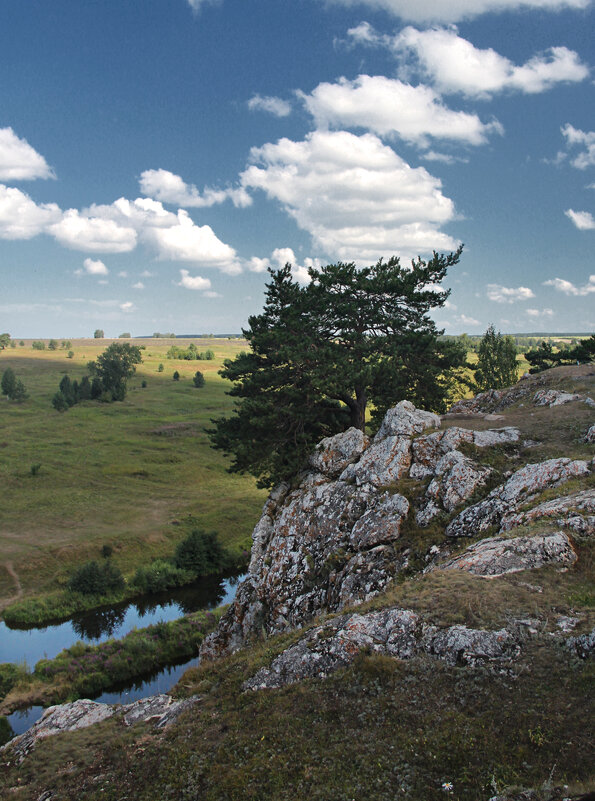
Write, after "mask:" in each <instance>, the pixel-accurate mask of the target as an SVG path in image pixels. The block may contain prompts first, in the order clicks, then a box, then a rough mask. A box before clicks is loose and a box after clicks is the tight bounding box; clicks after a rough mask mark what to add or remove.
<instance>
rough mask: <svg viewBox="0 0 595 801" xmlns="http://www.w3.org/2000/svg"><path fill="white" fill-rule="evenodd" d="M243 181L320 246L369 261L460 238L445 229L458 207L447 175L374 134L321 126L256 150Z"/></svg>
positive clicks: (445, 246) (448, 246)
mask: <svg viewBox="0 0 595 801" xmlns="http://www.w3.org/2000/svg"><path fill="white" fill-rule="evenodd" d="M251 156H252V160H253V161H254V162H257V163H255V164H253V165H252V166H250V167H248V169H246V170H245V171H244V172H243V173H242V175H241V176H240V177H241V180H242V184H243V185H244V186H246V187H249V188H251V189H262V191H263V192H265V193H266V194H267V195H268V196H269V197H270V198H273V199H275V200H277V201H279V202H280V203H281V204H282V206H283V208H284V209H285V211H286V212H287V213H288V214H289V215H290V216H291V217H292V218H293V219H294V220H295V221H296V223H297V224H298V226H299V227H300V228H301V229H303V230H305V231H307V232H308V233H309V234H310V235H311V236H312V238H313V242H314V245H315V247H316V249H317V250H321V251H322V252H323V253H324V254H327V255H328V256H330V258H331V259H333V260H335V259H342V260H344V261H352V260H353V261H358V262H359V263H362V262H363V263H365V262H369V261H374V260H376V259H378V258H380V257H387V256H390V255H392V254H395V253H399V254H400V255H401V256H402V257H405V258H409V257H410V256H416V255H417V254H418V253H428V252H430V251H431V250H432V249H436V250H452V249H454V248H455V247H456V245H457V243H456V242H455V240H453V239H452V238H451V237H450V236H448V235H446V234H444V233H442V232H441V231H439V226H441V225H443V224H445V223H448V222H450V221H451V220H452V219H453V218H454V216H455V211H454V205H453V203H452V201H451V200H450V199H449V198H447V197H445V196H444V195H443V194H442V191H441V183H440V181H439V179H437V178H434V176H432V175H430V173H428V172H427V170H426V169H425V168H423V167H417V168H412V167H410V166H409V165H408V164H407V163H406V162H405V161H404V160H403V159H402V158H401V157H400V156H398V155H397V154H396V153H395V152H394V151H393V150H392V149H391V148H390V147H388V146H387V145H385V144H383V143H382V142H381V141H380V139H378V137H376V136H374V135H373V134H364V135H362V136H355V135H354V134H352V133H348V132H347V131H337V132H329V131H314V132H313V133H311V134H309V135H308V136H307V137H306V139H305V140H303V141H299V142H294V141H292V140H290V139H280V140H279V141H278V142H277V143H276V144H272V143H269V144H266V145H264V146H263V147H260V148H253V149H252V151H251Z"/></svg>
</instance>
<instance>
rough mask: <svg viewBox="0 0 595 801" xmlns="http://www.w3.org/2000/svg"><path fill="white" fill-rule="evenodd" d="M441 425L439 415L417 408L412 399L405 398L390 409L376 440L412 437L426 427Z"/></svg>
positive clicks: (438, 426)
mask: <svg viewBox="0 0 595 801" xmlns="http://www.w3.org/2000/svg"><path fill="white" fill-rule="evenodd" d="M441 425H442V422H441V420H440V416H439V415H437V414H434V413H433V412H424V411H422V410H421V409H416V408H415V406H414V405H413V404H412V403H411V402H410V401H406V400H404V401H401V402H400V403H397V405H396V406H395V407H394V408H393V409H389V410H388V412H387V413H386V415H385V416H384V420H383V421H382V424H381V426H380V428H379V429H378V433H377V434H376V436H375V437H374V441H375V442H377V441H378V440H380V439H384V438H385V437H394V436H406V437H412V436H413V435H414V434H421V433H422V431H424V430H425V429H426V428H440V426H441Z"/></svg>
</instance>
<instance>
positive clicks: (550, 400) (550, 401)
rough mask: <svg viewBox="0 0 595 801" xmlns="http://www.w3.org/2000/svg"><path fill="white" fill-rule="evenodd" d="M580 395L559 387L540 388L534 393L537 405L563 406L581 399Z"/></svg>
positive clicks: (534, 401) (534, 400)
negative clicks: (563, 390)
mask: <svg viewBox="0 0 595 801" xmlns="http://www.w3.org/2000/svg"><path fill="white" fill-rule="evenodd" d="M580 398H581V396H580V395H571V394H570V393H569V392H561V391H560V390H559V389H538V390H537V392H536V393H535V395H533V403H534V404H535V406H561V405H562V404H564V403H570V402H571V401H575V400H580Z"/></svg>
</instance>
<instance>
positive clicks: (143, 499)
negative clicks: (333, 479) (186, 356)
mask: <svg viewBox="0 0 595 801" xmlns="http://www.w3.org/2000/svg"><path fill="white" fill-rule="evenodd" d="M125 341H129V342H132V343H133V344H138V345H145V346H146V350H144V351H143V363H142V364H141V365H139V366H138V369H137V373H136V375H135V376H134V377H133V378H132V379H130V380H129V382H128V387H129V389H128V395H127V397H126V400H125V401H124V402H122V403H111V404H100V403H97V402H92V401H88V402H84V403H80V404H78V405H76V406H74V407H72V408H71V409H70V410H69V411H67V412H65V413H62V414H61V413H58V412H56V411H55V410H54V409H53V408H52V406H51V399H52V396H53V395H54V393H55V392H56V390H57V388H58V384H59V382H60V379H61V378H62V376H63V375H64V374H68V375H69V376H70V377H71V378H72V379H80V378H81V377H82V376H83V375H84V374H85V373H86V364H87V362H88V361H90V360H92V359H95V358H96V357H97V356H98V355H99V353H101V352H102V351H103V350H104V349H105V347H106V346H107V344H109V341H106V340H74V341H73V342H72V350H73V351H74V358H72V359H69V358H67V351H66V350H63V349H60V350H56V351H49V350H44V351H39V350H33V349H32V348H31V343H30V341H25V345H24V346H23V347H17V348H9V349H6V350H4V351H2V352H0V372H3V371H4V370H5V369H6V368H7V367H12V369H13V370H14V371H15V373H16V374H17V377H18V378H20V379H21V380H22V381H23V382H24V384H25V386H26V387H27V390H28V392H29V395H30V397H29V399H28V400H27V401H25V402H24V403H22V404H17V403H10V402H8V401H6V400H5V399H4V398H2V399H0V481H1V483H2V504H1V508H0V605H6V603H7V602H8V601H10V600H11V599H14V598H15V596H16V595H17V593H18V583H19V582H20V586H21V588H22V591H23V593H24V594H25V595H30V594H33V593H37V592H39V591H46V590H52V589H56V588H57V587H58V586H60V585H61V584H63V583H64V582H65V580H66V578H67V576H68V574H69V572H70V571H71V570H72V568H73V567H74V566H75V565H77V564H79V563H81V562H83V561H85V560H86V559H89V558H97V557H98V556H99V552H100V549H101V547H102V545H104V544H108V545H110V546H112V548H113V550H114V560H115V562H116V564H118V565H119V566H120V567H121V568H122V570H124V571H125V572H130V571H131V570H132V568H133V567H135V566H136V565H138V564H140V563H144V562H148V561H150V559H151V558H153V557H155V556H158V555H161V554H171V553H172V551H173V547H174V544H175V542H177V541H178V540H179V539H180V538H181V537H182V531H181V528H182V527H180V526H179V525H176V523H178V522H179V521H181V520H183V519H184V518H185V517H186V516H188V515H192V516H193V517H195V518H196V520H197V523H198V525H200V526H202V527H203V528H206V529H215V530H216V531H218V532H219V535H220V539H221V542H222V543H223V544H224V545H226V546H228V547H230V548H232V549H236V550H240V549H241V548H243V547H245V546H246V545H248V543H249V536H250V533H251V531H252V528H253V526H254V523H255V522H256V520H257V519H258V516H259V513H260V509H261V506H262V503H263V500H264V494H263V493H262V492H261V491H259V490H257V489H256V487H255V484H254V481H253V480H252V479H251V478H249V477H239V476H232V475H229V474H228V473H227V472H226V470H225V467H226V462H225V459H224V458H223V456H222V455H221V454H220V453H218V452H215V451H213V450H212V449H211V448H210V446H209V442H208V438H207V435H206V433H205V430H204V429H205V427H208V426H209V421H210V419H211V418H212V417H215V416H218V415H220V414H222V413H224V412H226V411H228V410H229V409H231V400H230V399H229V398H228V397H227V396H226V394H225V390H226V388H227V386H228V385H227V386H226V384H225V382H224V381H223V380H222V379H221V378H219V376H218V375H217V370H218V369H219V368H220V367H221V364H222V362H223V359H224V358H233V356H234V355H235V354H236V353H238V352H239V351H240V350H242V349H243V348H245V347H246V343H245V342H242V341H239V340H229V341H228V340H220V339H204V340H193V341H194V342H195V343H196V346H197V348H198V350H199V351H206V350H207V349H211V350H213V351H214V353H215V358H214V359H213V360H212V361H179V360H168V359H167V358H166V351H167V350H168V348H169V347H170V345H171V344H172V342H171V341H169V340H125ZM176 344H177V345H181V346H187V345H188V344H189V343H188V342H185V341H184V340H176ZM160 363H161V364H163V366H164V370H163V372H161V373H160V372H158V366H159V364H160ZM175 370H178V372H179V373H180V376H181V378H180V381H173V380H172V375H173V372H174V371H175ZM196 370H200V371H201V372H202V373H203V374H204V376H205V378H206V385H205V386H204V387H203V388H202V389H196V388H195V387H194V386H193V384H192V380H191V379H192V376H193V375H194V373H195V372H196ZM143 381H146V384H147V386H146V387H145V388H143V387H142V382H143ZM33 465H40V467H39V469H38V472H37V474H36V475H32V469H31V468H32V466H33Z"/></svg>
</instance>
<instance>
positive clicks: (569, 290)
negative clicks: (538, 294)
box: [543, 275, 595, 297]
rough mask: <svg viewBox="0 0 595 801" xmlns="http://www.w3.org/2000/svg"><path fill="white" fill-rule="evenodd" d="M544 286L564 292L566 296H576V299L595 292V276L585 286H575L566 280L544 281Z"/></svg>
mask: <svg viewBox="0 0 595 801" xmlns="http://www.w3.org/2000/svg"><path fill="white" fill-rule="evenodd" d="M543 285H544V286H553V287H554V289H555V290H557V291H558V292H563V293H564V294H565V295H574V296H575V297H577V296H584V295H590V294H591V293H593V292H595V275H590V276H589V280H588V281H587V283H586V284H585V285H584V286H575V285H574V284H573V283H572V282H571V281H567V280H566V279H565V278H552V279H550V280H549V281H544V282H543Z"/></svg>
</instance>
